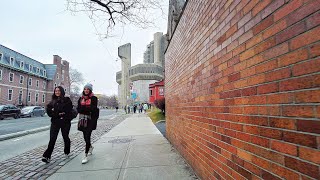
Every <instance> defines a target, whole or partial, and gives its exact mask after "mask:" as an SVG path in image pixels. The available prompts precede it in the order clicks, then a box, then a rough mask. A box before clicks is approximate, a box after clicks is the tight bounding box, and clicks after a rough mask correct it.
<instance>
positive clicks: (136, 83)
mask: <svg viewBox="0 0 320 180" xmlns="http://www.w3.org/2000/svg"><path fill="white" fill-rule="evenodd" d="M166 42H167V41H166V35H163V33H160V32H158V33H155V34H154V40H153V41H152V42H151V43H150V44H149V45H148V46H147V50H146V51H145V53H144V63H143V64H137V65H135V66H131V45H130V46H129V45H123V46H120V47H119V49H118V51H119V53H118V54H119V57H120V59H121V61H122V62H121V63H122V69H121V71H119V72H117V74H116V81H117V83H118V84H119V87H118V96H119V102H120V106H125V105H127V104H133V103H135V104H139V103H148V102H149V84H152V83H155V82H157V81H161V80H162V79H163V78H164V77H163V65H164V50H165V46H166ZM129 57H130V58H129Z"/></svg>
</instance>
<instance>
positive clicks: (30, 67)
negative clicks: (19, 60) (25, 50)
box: [29, 64, 33, 72]
mask: <svg viewBox="0 0 320 180" xmlns="http://www.w3.org/2000/svg"><path fill="white" fill-rule="evenodd" d="M32 69H33V67H32V65H31V64H29V71H30V72H32Z"/></svg>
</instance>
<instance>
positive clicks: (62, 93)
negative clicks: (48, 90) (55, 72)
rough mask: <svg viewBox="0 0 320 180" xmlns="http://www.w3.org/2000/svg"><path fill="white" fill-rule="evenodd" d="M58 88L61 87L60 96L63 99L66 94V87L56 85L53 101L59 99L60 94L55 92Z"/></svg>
mask: <svg viewBox="0 0 320 180" xmlns="http://www.w3.org/2000/svg"><path fill="white" fill-rule="evenodd" d="M57 88H59V89H60V92H61V95H60V97H61V98H62V99H63V98H64V96H65V95H66V92H65V91H64V88H63V87H62V86H58V87H55V88H54V90H53V94H52V101H55V100H57V99H58V96H56V94H55V93H54V92H55V91H56V89H57Z"/></svg>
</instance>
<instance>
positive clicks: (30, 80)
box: [28, 78, 32, 86]
mask: <svg viewBox="0 0 320 180" xmlns="http://www.w3.org/2000/svg"><path fill="white" fill-rule="evenodd" d="M28 84H29V86H32V78H29V82H28Z"/></svg>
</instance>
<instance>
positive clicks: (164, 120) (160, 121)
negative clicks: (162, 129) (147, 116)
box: [156, 120, 166, 124]
mask: <svg viewBox="0 0 320 180" xmlns="http://www.w3.org/2000/svg"><path fill="white" fill-rule="evenodd" d="M162 122H166V120H160V121H157V122H156V124H158V123H162Z"/></svg>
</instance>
